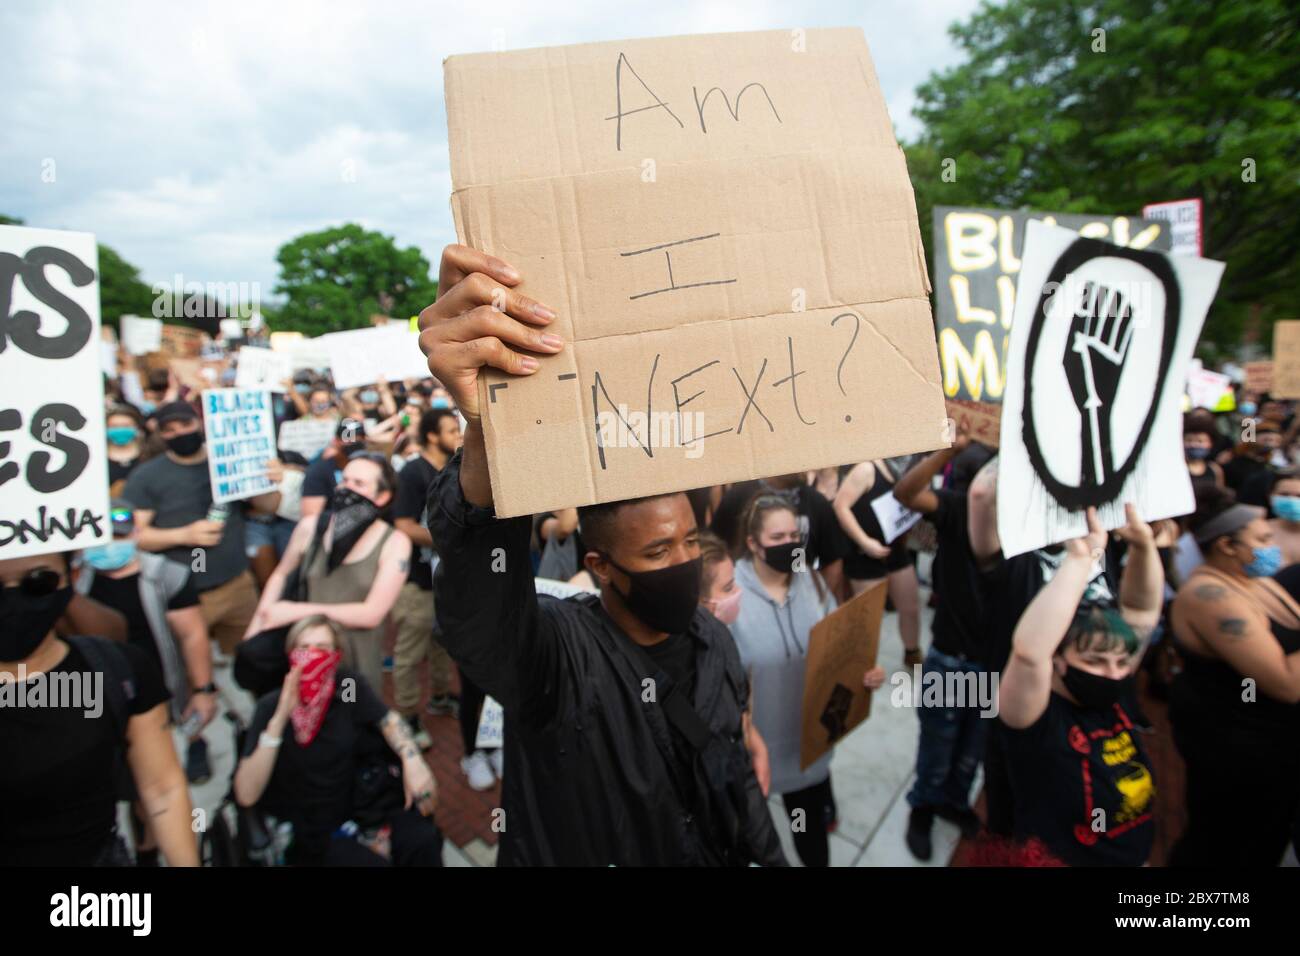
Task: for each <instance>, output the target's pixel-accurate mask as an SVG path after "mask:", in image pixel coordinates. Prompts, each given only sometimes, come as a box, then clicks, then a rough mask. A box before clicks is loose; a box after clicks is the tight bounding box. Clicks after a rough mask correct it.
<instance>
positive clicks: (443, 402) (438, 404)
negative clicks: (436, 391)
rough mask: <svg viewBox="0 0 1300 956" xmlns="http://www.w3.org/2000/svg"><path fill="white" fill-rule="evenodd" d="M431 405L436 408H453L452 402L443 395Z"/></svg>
mask: <svg viewBox="0 0 1300 956" xmlns="http://www.w3.org/2000/svg"><path fill="white" fill-rule="evenodd" d="M430 405H432V406H433V407H434V408H451V402H450V401H448V400H447V399H445V398H443V397H442V396H441V395H439V396H438V397H437V398H435V399H434V400H433V401H432V402H430Z"/></svg>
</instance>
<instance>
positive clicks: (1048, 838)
mask: <svg viewBox="0 0 1300 956" xmlns="http://www.w3.org/2000/svg"><path fill="white" fill-rule="evenodd" d="M1135 710H1136V708H1135V704H1134V702H1133V701H1132V700H1129V701H1124V702H1121V703H1117V704H1115V705H1114V707H1112V708H1111V709H1109V710H1086V709H1084V708H1082V707H1079V706H1077V705H1076V704H1072V703H1070V701H1068V700H1066V699H1065V698H1064V697H1062V696H1060V695H1058V694H1056V693H1053V694H1052V696H1051V698H1050V700H1049V702H1048V705H1047V709H1046V710H1045V711H1044V712H1043V716H1042V717H1040V718H1039V719H1038V721H1037V722H1036V723H1034V724H1032V725H1030V726H1029V727H1026V728H1025V729H1023V730H1015V729H1012V728H1010V727H1008V726H1006V725H1005V724H1002V725H1001V731H1002V740H1003V744H1004V746H1005V748H1006V754H1007V764H1008V769H1009V770H1010V773H1011V785H1012V791H1013V793H1014V794H1015V829H1016V837H1017V838H1018V839H1022V840H1025V839H1029V838H1031V837H1037V838H1038V839H1040V840H1042V841H1043V843H1044V844H1045V845H1046V846H1047V848H1048V850H1050V851H1051V852H1052V853H1053V854H1054V855H1055V856H1057V857H1058V858H1060V859H1061V860H1062V861H1064V862H1065V863H1068V864H1069V865H1071V866H1141V865H1142V864H1143V863H1145V862H1146V861H1147V858H1148V857H1149V856H1150V855H1151V845H1152V842H1153V840H1154V838H1155V824H1154V822H1153V816H1152V811H1153V810H1154V809H1155V781H1154V778H1153V776H1152V768H1151V763H1150V761H1149V760H1148V758H1147V755H1146V751H1145V748H1144V747H1143V746H1142V735H1141V733H1140V732H1139V731H1138V730H1137V729H1136V728H1135V727H1134V725H1133V721H1132V719H1131V717H1130V714H1132V713H1134V712H1135Z"/></svg>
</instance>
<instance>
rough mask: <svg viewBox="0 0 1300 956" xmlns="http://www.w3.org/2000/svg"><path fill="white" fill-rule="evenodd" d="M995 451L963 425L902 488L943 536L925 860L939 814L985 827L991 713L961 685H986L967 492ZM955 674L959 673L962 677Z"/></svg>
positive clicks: (919, 811) (914, 821)
mask: <svg viewBox="0 0 1300 956" xmlns="http://www.w3.org/2000/svg"><path fill="white" fill-rule="evenodd" d="M990 457H991V452H990V451H989V450H988V449H987V448H985V447H984V446H982V445H979V444H977V443H976V444H972V443H971V441H970V435H969V433H967V432H966V431H965V430H964V429H963V430H961V431H959V432H958V433H957V435H956V438H955V440H954V441H953V443H952V447H951V448H943V449H940V450H939V451H936V452H935V453H934V454H932V455H930V456H929V457H927V458H925V459H923V460H922V461H920V462H918V463H917V464H916V465H914V466H913V467H912V468H911V469H909V470H908V471H907V473H906V474H904V475H903V476H902V477H901V478H899V480H898V485H897V487H896V488H895V489H894V496H895V497H896V498H897V499H898V501H899V503H900V504H902V505H903V506H904V507H905V508H911V509H912V510H913V511H917V512H920V513H921V514H923V515H925V517H926V520H928V521H930V522H931V523H932V524H933V525H934V527H935V531H936V534H937V537H938V547H937V549H936V551H935V555H934V563H933V565H932V567H933V570H932V572H931V575H932V578H933V585H932V586H933V590H934V594H935V595H936V597H937V601H936V603H935V610H934V620H933V622H932V624H931V635H932V639H931V642H930V649H929V650H928V651H927V652H926V655H925V663H924V664H923V665H922V669H921V676H922V679H923V680H934V681H936V682H938V683H939V686H941V687H943V689H944V697H943V701H942V703H941V704H940V705H939V706H926V707H921V708H919V709H918V710H917V717H918V719H919V721H920V725H921V737H920V742H919V743H918V745H917V752H916V781H915V782H914V783H913V785H912V788H911V790H910V791H909V792H908V794H907V802H908V805H909V806H910V807H911V811H910V814H909V816H908V823H907V837H906V839H907V846H908V849H909V850H911V852H912V855H913V856H915V857H916V858H917V859H919V860H922V861H925V860H929V859H930V857H931V855H932V853H933V844H932V842H931V836H930V834H931V829H932V827H933V824H934V818H935V816H939V817H942V818H943V819H945V820H949V821H951V822H953V823H955V824H957V826H959V827H960V828H961V831H962V835H963V836H965V837H967V838H968V839H969V838H973V837H975V836H976V835H978V833H979V830H980V820H979V817H977V816H976V815H975V811H974V810H972V809H971V806H970V790H971V785H972V783H973V782H974V779H975V772H976V771H977V770H978V769H979V765H980V760H981V759H982V758H983V755H984V747H985V736H986V735H985V730H986V728H987V726H988V720H987V716H988V715H986V714H985V713H984V712H983V708H982V706H981V704H980V702H979V701H978V699H968V698H967V696H966V694H965V693H964V692H963V693H961V699H958V693H959V690H958V688H961V689H962V691H965V690H966V689H969V688H975V687H978V686H979V684H980V681H981V680H982V678H983V675H985V674H987V671H986V670H985V667H984V664H983V663H982V662H983V661H984V659H985V656H986V651H987V647H986V635H985V630H984V622H985V609H984V606H983V602H982V600H981V593H980V585H979V572H978V569H977V568H976V565H975V555H974V554H973V553H972V552H971V547H970V523H969V520H968V517H967V497H966V495H967V490H968V488H969V485H970V482H971V479H972V478H974V476H975V473H976V472H977V471H978V470H979V468H980V467H982V466H983V464H984V463H985V462H986V461H987V460H988V459H989V458H990ZM950 464H951V465H953V469H952V470H953V476H952V482H951V484H950V485H949V487H947V488H943V489H939V490H935V489H934V488H932V487H931V484H932V482H933V480H934V478H935V477H936V476H937V475H939V474H940V473H941V472H943V470H944V469H945V468H947V467H948V466H949V465H950ZM928 675H935V676H933V677H930V676H928ZM949 675H957V679H956V680H954V679H952V678H950V677H949Z"/></svg>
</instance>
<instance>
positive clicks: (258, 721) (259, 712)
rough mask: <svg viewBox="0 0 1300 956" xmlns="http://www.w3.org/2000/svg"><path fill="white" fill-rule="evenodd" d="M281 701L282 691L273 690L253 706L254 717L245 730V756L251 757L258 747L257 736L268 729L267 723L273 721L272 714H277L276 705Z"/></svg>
mask: <svg viewBox="0 0 1300 956" xmlns="http://www.w3.org/2000/svg"><path fill="white" fill-rule="evenodd" d="M279 703H280V692H279V691H278V690H273V691H271V693H269V694H265V695H263V696H262V698H261V699H260V700H258V702H257V706H256V707H254V708H253V719H252V720H251V721H249V723H248V729H247V730H245V731H244V753H243V756H245V757H251V756H252V755H253V751H254V750H256V749H257V738H258V737H260V736H261V735H262V731H264V730H266V727H267V725H268V724H269V723H270V722H271V717H272V715H274V714H275V708H276V705H277V704H279Z"/></svg>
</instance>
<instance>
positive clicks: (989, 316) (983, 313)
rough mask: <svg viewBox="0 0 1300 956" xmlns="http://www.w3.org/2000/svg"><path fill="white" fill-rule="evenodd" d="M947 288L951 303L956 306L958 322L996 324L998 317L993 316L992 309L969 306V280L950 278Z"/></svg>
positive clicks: (959, 277) (961, 277)
mask: <svg viewBox="0 0 1300 956" xmlns="http://www.w3.org/2000/svg"><path fill="white" fill-rule="evenodd" d="M948 286H949V288H951V289H952V301H953V305H954V306H956V310H957V321H958V322H961V323H966V322H980V323H982V324H984V325H993V324H995V323H996V322H997V320H998V317H997V316H996V315H994V314H993V310H992V309H979V308H976V307H975V306H973V305H971V304H970V280H969V279H967V278H966V277H965V276H959V275H954V276H950V277H949V278H948Z"/></svg>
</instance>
